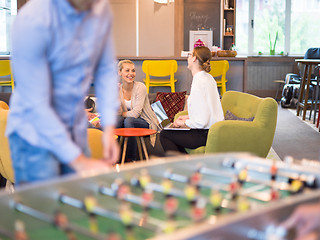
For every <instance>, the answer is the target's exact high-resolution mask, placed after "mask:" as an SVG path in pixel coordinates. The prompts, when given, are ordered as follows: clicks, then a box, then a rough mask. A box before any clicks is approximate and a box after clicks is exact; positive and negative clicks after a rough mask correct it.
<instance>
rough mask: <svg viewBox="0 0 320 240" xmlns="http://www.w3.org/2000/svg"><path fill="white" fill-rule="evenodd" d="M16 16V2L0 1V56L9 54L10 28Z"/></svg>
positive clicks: (12, 0) (15, 0)
mask: <svg viewBox="0 0 320 240" xmlns="http://www.w3.org/2000/svg"><path fill="white" fill-rule="evenodd" d="M16 15H17V0H0V54H10V41H11V39H10V36H11V26H12V23H13V20H14V18H15V16H16Z"/></svg>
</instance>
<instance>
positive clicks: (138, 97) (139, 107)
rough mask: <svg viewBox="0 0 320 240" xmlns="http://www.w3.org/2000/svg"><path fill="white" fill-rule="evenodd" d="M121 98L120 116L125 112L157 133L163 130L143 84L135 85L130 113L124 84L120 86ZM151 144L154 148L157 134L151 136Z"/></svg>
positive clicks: (135, 83)
mask: <svg viewBox="0 0 320 240" xmlns="http://www.w3.org/2000/svg"><path fill="white" fill-rule="evenodd" d="M119 97H120V114H122V113H123V112H127V117H134V118H138V117H140V118H142V119H143V120H145V121H146V122H147V123H148V124H149V128H150V129H154V130H156V131H160V130H161V127H160V124H159V121H158V119H157V117H156V114H155V113H154V111H153V110H152V108H151V106H150V103H149V97H148V94H147V88H146V86H145V85H144V84H143V83H141V82H134V83H133V89H132V94H131V110H130V111H128V110H127V107H126V104H125V101H124V97H123V92H122V84H121V85H120V91H119ZM150 142H151V144H152V146H154V144H155V142H156V135H155V134H154V135H151V136H150Z"/></svg>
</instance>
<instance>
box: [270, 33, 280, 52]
mask: <svg viewBox="0 0 320 240" xmlns="http://www.w3.org/2000/svg"><path fill="white" fill-rule="evenodd" d="M277 40H278V31H277V34H276V38H275V39H274V43H273V44H272V41H271V37H270V33H269V42H270V55H275V53H276V44H277Z"/></svg>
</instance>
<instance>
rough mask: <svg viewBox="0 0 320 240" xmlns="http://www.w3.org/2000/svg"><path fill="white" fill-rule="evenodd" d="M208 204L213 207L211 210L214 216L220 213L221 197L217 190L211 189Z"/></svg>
mask: <svg viewBox="0 0 320 240" xmlns="http://www.w3.org/2000/svg"><path fill="white" fill-rule="evenodd" d="M210 203H211V205H212V207H213V210H214V211H215V213H216V214H219V213H220V211H221V203H222V195H221V193H220V192H219V190H216V189H212V191H211V196H210Z"/></svg>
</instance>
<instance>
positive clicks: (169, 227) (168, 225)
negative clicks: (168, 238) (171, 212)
mask: <svg viewBox="0 0 320 240" xmlns="http://www.w3.org/2000/svg"><path fill="white" fill-rule="evenodd" d="M175 230H176V222H175V221H174V220H173V219H172V218H169V219H168V220H167V221H166V222H165V224H164V227H163V232H164V233H166V234H170V233H173V232H174V231H175Z"/></svg>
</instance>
